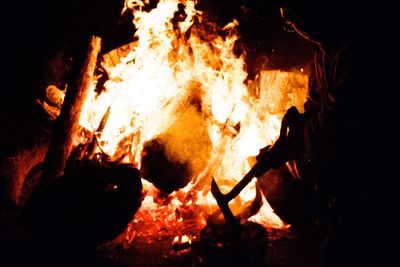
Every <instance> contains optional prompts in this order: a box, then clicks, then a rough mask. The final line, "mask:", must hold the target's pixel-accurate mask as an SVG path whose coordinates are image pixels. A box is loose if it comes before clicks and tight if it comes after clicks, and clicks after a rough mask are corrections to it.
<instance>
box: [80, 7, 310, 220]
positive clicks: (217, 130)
mask: <svg viewBox="0 0 400 267" xmlns="http://www.w3.org/2000/svg"><path fill="white" fill-rule="evenodd" d="M146 4H147V1H140V0H130V1H127V2H126V9H127V10H130V11H132V12H133V15H134V20H133V23H134V25H135V27H136V29H137V31H136V33H135V36H136V37H137V41H136V42H134V43H132V44H129V47H130V50H129V52H128V53H126V55H125V56H124V57H121V58H118V63H117V64H113V63H111V61H107V55H106V56H105V57H104V59H103V62H102V63H103V66H104V68H105V69H106V70H107V72H108V75H109V80H108V81H107V82H106V83H105V85H104V90H103V92H102V93H101V94H100V95H98V96H97V95H96V93H95V91H94V90H92V91H91V93H90V95H89V96H88V100H87V102H86V104H85V106H84V110H83V112H82V114H83V115H82V117H81V120H80V124H81V126H82V127H83V128H86V129H88V130H90V131H92V132H95V129H96V128H97V125H99V123H100V121H101V119H102V116H103V115H104V114H105V113H106V111H107V109H108V108H109V107H110V114H109V118H108V122H107V124H106V126H105V128H104V130H103V132H102V135H101V137H99V140H98V141H99V142H98V143H99V146H100V149H101V150H102V151H104V152H106V153H107V154H108V155H110V156H111V158H112V159H117V158H119V159H120V158H121V155H122V156H123V161H124V162H130V163H133V164H134V165H135V166H137V167H138V168H140V162H141V151H142V149H143V145H144V143H145V142H146V141H148V140H151V139H153V138H155V137H158V136H163V138H164V140H165V142H166V152H167V153H168V154H169V155H168V156H169V157H171V158H174V159H176V160H177V161H179V162H189V167H190V170H191V175H192V182H191V183H190V184H189V185H188V186H187V187H185V188H184V189H182V190H180V191H177V192H174V193H173V194H172V196H173V197H175V204H170V205H171V208H170V210H171V211H173V210H174V209H176V207H177V206H176V205H178V206H179V205H182V204H186V205H188V204H192V205H196V207H197V210H198V211H199V213H201V214H203V218H206V217H207V216H209V215H210V214H211V213H212V212H213V211H215V210H216V209H217V206H216V202H215V200H214V199H213V198H212V196H211V194H210V192H209V190H210V181H211V177H215V178H216V179H217V182H218V183H219V184H220V185H221V188H223V187H224V185H225V187H227V189H229V188H230V187H231V186H232V185H234V184H235V183H236V182H237V181H238V180H239V179H240V178H241V177H242V176H243V175H244V174H245V173H246V172H248V171H249V169H250V168H251V166H250V163H249V161H248V159H249V157H252V156H256V155H257V154H258V152H259V149H260V148H262V147H264V146H266V145H268V144H270V143H271V142H272V141H273V140H275V138H276V137H277V136H278V133H279V127H280V120H281V118H282V117H283V115H284V112H285V110H286V109H287V108H288V107H290V106H292V105H296V106H298V107H299V108H301V104H302V103H303V102H304V100H305V95H306V90H307V76H306V75H304V74H302V73H300V72H298V73H289V72H282V71H262V72H261V73H260V75H259V76H258V78H257V80H256V81H251V85H252V88H250V86H248V85H246V79H247V73H246V71H245V67H246V66H245V54H242V55H240V56H236V55H235V53H234V51H233V49H234V45H235V42H236V40H237V39H238V35H237V32H236V27H237V26H238V23H239V22H238V21H236V20H234V21H232V22H231V23H229V24H228V25H226V26H225V27H224V28H223V29H217V28H216V27H215V26H214V27H213V28H208V26H209V25H210V24H207V23H204V19H203V18H202V14H201V12H200V11H197V10H196V9H195V5H196V1H193V0H160V1H159V3H158V5H157V7H156V8H153V9H151V10H149V11H146V10H145V9H144V7H145V6H146ZM182 5H183V13H184V15H183V16H180V15H178V14H180V13H182V10H179V9H180V8H181V9H182ZM179 12H180V13H179ZM218 33H221V34H218ZM93 87H94V86H93ZM127 146H128V147H129V153H126V154H123V153H122V152H121V151H126V147H127ZM150 187H151V185H148V184H147V183H146V188H147V190H148V191H151V190H152V189H150ZM254 189H255V183H252V184H250V185H249V186H248V187H247V188H245V190H244V191H243V192H242V193H241V194H240V196H239V198H240V199H239V200H235V201H236V202H237V201H239V202H238V203H236V204H234V203H233V204H232V206H233V207H232V209H233V210H234V212H240V209H242V207H243V206H244V204H246V203H248V202H249V201H251V199H253V198H254ZM180 194H183V195H185V196H187V195H189V194H191V195H195V197H193V198H191V199H190V200H188V201H187V202H186V203H184V202H185V201H184V200H182V199H181V200H178V199H179V195H180ZM235 201H234V202H235ZM263 202H264V205H263V207H262V209H261V211H260V212H259V214H257V215H256V216H254V217H252V218H251V220H254V221H257V222H259V223H262V224H263V225H266V226H270V227H278V228H282V227H285V224H284V223H283V222H282V221H281V220H280V219H279V218H278V217H277V216H276V215H275V214H274V213H273V211H272V209H271V208H270V207H269V205H268V203H267V201H266V200H265V199H263ZM154 205H155V204H154V203H153V199H152V195H151V194H150V195H148V196H147V197H146V199H145V201H144V202H143V205H142V208H141V211H139V213H140V212H145V211H146V212H149V210H151V209H156V208H155V206H154ZM172 206H173V207H172Z"/></svg>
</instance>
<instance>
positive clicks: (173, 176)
mask: <svg viewBox="0 0 400 267" xmlns="http://www.w3.org/2000/svg"><path fill="white" fill-rule="evenodd" d="M140 173H141V176H142V177H143V178H144V179H146V180H148V181H150V182H151V183H153V184H154V186H155V187H157V188H158V189H159V190H161V191H162V192H164V193H167V194H169V193H171V192H173V191H174V190H177V189H178V188H182V187H184V186H186V185H187V184H188V183H189V182H190V176H189V170H188V165H187V163H180V162H178V161H173V160H170V159H168V157H167V155H166V151H165V145H164V144H162V143H161V140H159V139H153V140H150V141H148V142H146V143H145V144H144V147H143V151H142V162H141V168H140Z"/></svg>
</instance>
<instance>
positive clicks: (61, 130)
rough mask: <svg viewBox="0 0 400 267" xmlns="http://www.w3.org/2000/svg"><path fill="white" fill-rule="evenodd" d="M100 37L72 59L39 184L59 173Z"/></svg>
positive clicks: (95, 38) (70, 143) (72, 135)
mask: <svg viewBox="0 0 400 267" xmlns="http://www.w3.org/2000/svg"><path fill="white" fill-rule="evenodd" d="M100 48H101V38H100V37H97V36H92V37H91V39H90V42H89V48H88V51H87V54H86V55H85V53H82V54H80V55H78V56H77V58H76V59H75V62H74V65H73V68H72V72H71V77H70V80H69V82H68V90H67V93H66V95H65V100H64V104H63V106H62V109H61V113H60V116H59V117H58V118H57V120H56V121H55V125H54V132H53V136H52V139H51V142H50V145H49V150H48V152H47V154H46V158H45V161H44V166H43V173H42V177H41V183H46V182H48V181H49V180H52V179H53V178H56V177H59V176H61V175H62V173H63V170H64V167H65V165H66V161H67V159H68V156H69V154H70V152H71V150H72V145H73V140H74V138H75V136H76V134H77V130H78V128H79V118H80V114H81V111H82V107H83V104H84V103H85V100H86V96H87V94H88V91H89V89H90V85H91V83H92V80H93V75H94V71H95V68H96V64H97V56H98V54H99V52H100Z"/></svg>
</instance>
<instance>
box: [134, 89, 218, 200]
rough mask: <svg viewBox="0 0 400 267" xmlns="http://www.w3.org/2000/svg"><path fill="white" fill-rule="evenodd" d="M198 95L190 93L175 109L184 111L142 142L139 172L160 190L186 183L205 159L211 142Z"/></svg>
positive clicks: (209, 154)
mask: <svg viewBox="0 0 400 267" xmlns="http://www.w3.org/2000/svg"><path fill="white" fill-rule="evenodd" d="M194 86H195V85H194ZM198 98H199V96H196V95H194V96H191V97H189V98H188V99H187V100H186V102H185V101H184V103H183V104H182V106H181V107H179V108H178V109H179V110H184V111H185V112H184V113H181V114H180V115H179V116H178V117H177V118H176V120H175V121H174V123H173V124H172V125H171V126H170V127H169V128H168V129H167V130H166V131H165V132H163V133H162V134H160V135H158V136H156V137H155V138H153V139H152V140H149V141H147V142H146V143H145V144H144V147H143V151H142V162H141V170H140V172H141V174H142V177H143V178H144V179H146V180H149V181H150V182H152V183H153V184H154V185H155V186H156V187H157V188H158V189H160V190H161V191H162V192H163V193H167V194H168V193H171V192H172V191H175V190H177V189H179V188H183V187H184V186H186V185H187V184H188V183H189V182H190V181H192V179H195V177H197V176H198V175H200V173H201V172H203V170H204V169H205V168H206V166H207V164H208V162H209V159H210V156H211V152H212V142H211V139H210V137H209V134H208V130H207V124H206V120H205V118H204V116H203V114H202V113H201V112H200V111H199V109H200V108H201V107H200V106H199V104H198V103H199V102H198V101H197V100H198Z"/></svg>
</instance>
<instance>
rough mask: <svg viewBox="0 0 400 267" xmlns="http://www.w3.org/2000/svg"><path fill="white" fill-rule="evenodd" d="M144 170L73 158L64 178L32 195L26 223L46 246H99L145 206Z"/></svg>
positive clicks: (25, 212)
mask: <svg viewBox="0 0 400 267" xmlns="http://www.w3.org/2000/svg"><path fill="white" fill-rule="evenodd" d="M141 191H142V184H141V180H140V175H139V171H138V170H137V169H134V168H132V167H131V166H130V165H127V164H121V165H109V166H104V165H100V164H98V163H96V162H94V161H89V160H87V161H73V162H70V163H69V164H68V165H67V168H66V170H65V172H64V175H63V176H62V177H61V179H59V180H54V181H51V182H50V183H48V184H46V185H43V186H40V187H38V188H37V190H36V191H34V192H33V193H32V195H31V197H30V198H29V199H28V201H27V203H26V205H25V207H24V210H23V215H24V221H25V223H26V224H27V227H28V228H29V229H31V230H32V232H33V234H34V236H35V238H36V239H37V240H38V241H40V244H51V245H61V246H62V247H66V248H69V247H84V248H85V247H87V248H90V247H94V246H96V245H98V244H100V243H102V242H105V241H107V240H111V239H113V238H115V237H116V236H117V235H118V234H120V233H121V232H122V231H123V230H124V229H125V228H126V226H127V225H128V223H129V222H130V221H131V220H132V219H133V217H134V215H135V213H136V211H137V210H138V208H139V207H140V204H141V199H142V194H141Z"/></svg>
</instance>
